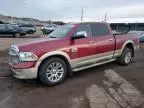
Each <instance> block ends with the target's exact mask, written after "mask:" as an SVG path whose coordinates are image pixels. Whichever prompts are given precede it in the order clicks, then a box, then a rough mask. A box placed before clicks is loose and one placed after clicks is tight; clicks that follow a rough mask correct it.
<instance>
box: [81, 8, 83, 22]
mask: <svg viewBox="0 0 144 108" xmlns="http://www.w3.org/2000/svg"><path fill="white" fill-rule="evenodd" d="M81 22H83V8H82V12H81Z"/></svg>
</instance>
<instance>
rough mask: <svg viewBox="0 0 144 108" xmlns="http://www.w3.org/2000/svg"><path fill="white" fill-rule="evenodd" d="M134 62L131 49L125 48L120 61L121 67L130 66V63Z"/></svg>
mask: <svg viewBox="0 0 144 108" xmlns="http://www.w3.org/2000/svg"><path fill="white" fill-rule="evenodd" d="M131 60H132V49H130V48H125V49H124V51H123V53H122V55H121V57H120V59H119V63H120V64H121V65H124V66H126V65H128V64H129V63H131Z"/></svg>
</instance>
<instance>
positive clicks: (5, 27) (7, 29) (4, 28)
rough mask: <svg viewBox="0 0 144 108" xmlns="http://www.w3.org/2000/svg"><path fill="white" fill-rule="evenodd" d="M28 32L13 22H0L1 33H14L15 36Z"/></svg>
mask: <svg viewBox="0 0 144 108" xmlns="http://www.w3.org/2000/svg"><path fill="white" fill-rule="evenodd" d="M25 34H26V33H25V32H24V31H23V30H22V29H21V28H19V27H16V26H14V25H11V24H0V35H13V36H14V37H19V36H23V35H25Z"/></svg>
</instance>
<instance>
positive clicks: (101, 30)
mask: <svg viewBox="0 0 144 108" xmlns="http://www.w3.org/2000/svg"><path fill="white" fill-rule="evenodd" d="M91 30H92V35H93V36H105V35H109V30H108V28H107V26H106V25H105V24H99V23H96V24H91Z"/></svg>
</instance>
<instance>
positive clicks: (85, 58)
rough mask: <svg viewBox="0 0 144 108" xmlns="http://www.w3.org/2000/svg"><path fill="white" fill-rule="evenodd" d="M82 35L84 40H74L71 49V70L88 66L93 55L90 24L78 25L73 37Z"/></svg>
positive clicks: (93, 48) (93, 46)
mask: <svg viewBox="0 0 144 108" xmlns="http://www.w3.org/2000/svg"><path fill="white" fill-rule="evenodd" d="M81 33H83V35H84V36H85V37H84V38H75V39H74V40H73V44H72V47H71V57H72V68H75V67H79V66H83V65H86V64H89V63H90V61H91V60H92V59H93V55H94V54H95V48H96V46H95V38H94V37H92V32H91V28H90V24H80V25H78V27H77V28H76V31H75V32H74V36H77V35H79V34H81Z"/></svg>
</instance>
